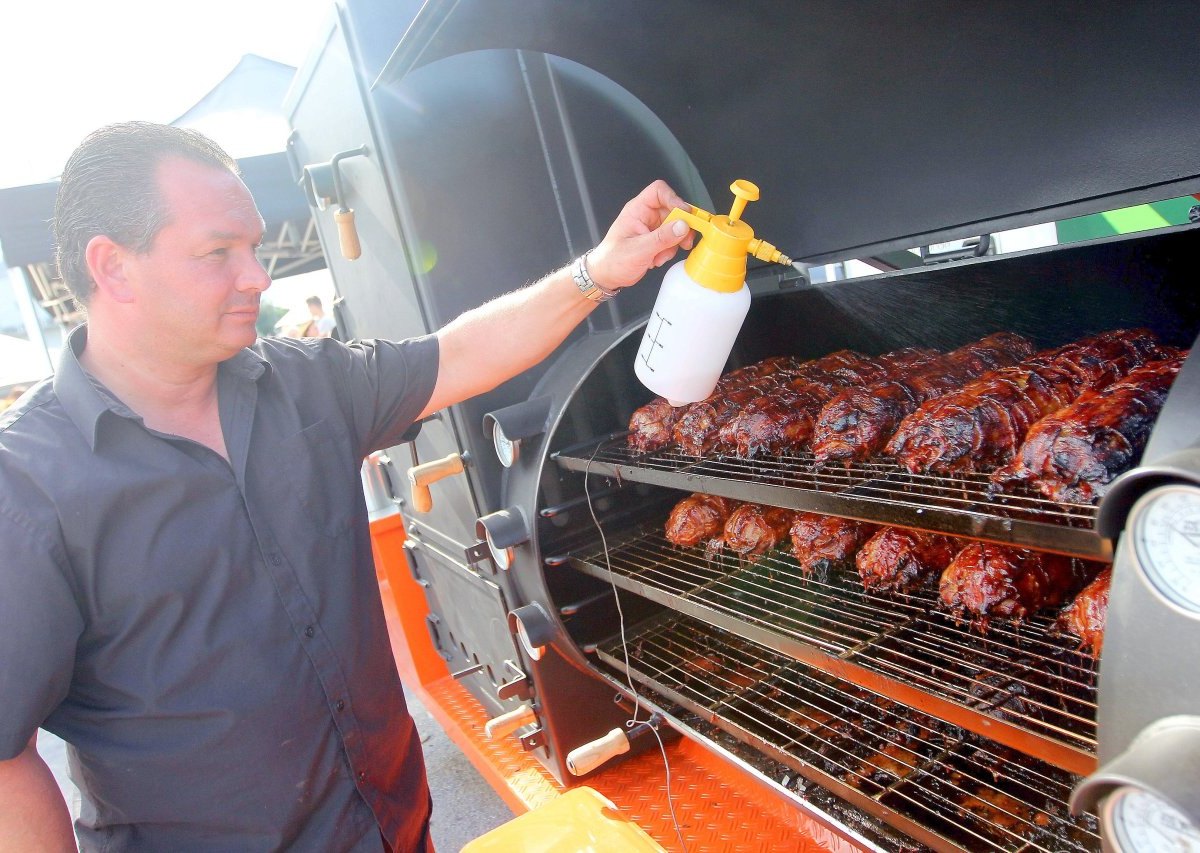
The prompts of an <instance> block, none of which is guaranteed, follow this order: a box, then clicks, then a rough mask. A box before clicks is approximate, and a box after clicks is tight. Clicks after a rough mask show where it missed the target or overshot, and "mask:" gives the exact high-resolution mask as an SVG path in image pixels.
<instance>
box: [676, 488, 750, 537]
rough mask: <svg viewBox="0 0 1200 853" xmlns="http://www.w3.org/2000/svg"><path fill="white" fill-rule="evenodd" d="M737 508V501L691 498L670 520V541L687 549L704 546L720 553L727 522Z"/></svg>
mask: <svg viewBox="0 0 1200 853" xmlns="http://www.w3.org/2000/svg"><path fill="white" fill-rule="evenodd" d="M737 505H738V502H737V501H732V500H730V499H729V498H722V497H718V496H717V495H703V494H698V493H697V494H694V495H689V496H688V497H686V498H684V499H683V500H681V501H680V502H679V503H677V504H675V508H674V509H672V510H671V514H670V515H669V516H667V524H666V536H667V541H668V542H670V543H671V544H672V545H681V546H683V547H685V548H690V547H692V546H693V545H700V544H701V543H703V544H704V545H705V547H707V548H708V549H709V550H717V549H718V548H719V547H720V545H721V536H722V534H723V533H724V531H725V522H726V521H727V520H728V519H729V514H730V513H731V512H733V510H734V508H735V507H737Z"/></svg>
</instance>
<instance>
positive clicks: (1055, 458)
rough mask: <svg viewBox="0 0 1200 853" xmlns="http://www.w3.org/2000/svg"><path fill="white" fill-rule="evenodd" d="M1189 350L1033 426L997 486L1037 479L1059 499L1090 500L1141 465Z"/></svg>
mask: <svg viewBox="0 0 1200 853" xmlns="http://www.w3.org/2000/svg"><path fill="white" fill-rule="evenodd" d="M1185 357H1186V353H1183V354H1180V355H1176V356H1174V357H1171V358H1167V359H1164V360H1161V361H1152V362H1149V363H1147V364H1144V365H1142V366H1141V367H1139V368H1138V369H1137V370H1134V371H1133V372H1132V373H1130V374H1129V375H1128V376H1126V377H1125V378H1124V379H1122V380H1121V381H1119V382H1116V383H1114V384H1112V385H1110V386H1108V387H1107V388H1105V389H1103V390H1091V391H1085V392H1084V393H1083V394H1081V395H1080V396H1079V399H1078V400H1076V401H1075V402H1074V403H1072V404H1071V405H1069V406H1067V407H1066V408H1064V409H1061V410H1059V411H1057V412H1055V413H1054V414H1051V415H1048V416H1047V417H1044V418H1042V419H1041V420H1040V421H1038V422H1037V423H1035V424H1034V425H1033V426H1032V427H1030V429H1029V435H1028V437H1026V439H1025V443H1024V444H1022V445H1021V449H1020V451H1019V452H1018V453H1017V458H1016V459H1015V460H1014V461H1013V462H1012V463H1011V464H1010V465H1007V466H1005V467H1004V468H1001V469H999V470H998V471H996V472H995V473H993V474H992V482H993V483H994V484H996V485H997V486H998V487H1005V486H1008V485H1010V484H1012V483H1022V482H1027V483H1032V484H1033V486H1034V487H1035V488H1037V490H1038V491H1040V492H1041V493H1042V494H1043V495H1045V496H1046V497H1048V498H1050V499H1051V500H1054V501H1068V502H1075V503H1088V502H1091V501H1094V500H1096V499H1098V498H1100V497H1101V496H1102V495H1103V494H1104V492H1105V491H1106V490H1107V488H1108V484H1109V483H1111V482H1112V481H1113V480H1114V479H1116V477H1117V475H1118V474H1121V473H1123V472H1125V471H1127V470H1129V469H1130V468H1132V467H1133V466H1134V465H1136V464H1137V461H1138V459H1140V458H1141V455H1142V451H1143V450H1144V449H1145V447H1146V442H1147V441H1148V440H1149V438H1150V430H1151V429H1152V428H1153V426H1154V421H1155V419H1156V418H1157V417H1158V413H1159V412H1160V411H1162V407H1163V403H1165V402H1166V399H1167V392H1168V391H1169V390H1170V389H1171V383H1173V382H1174V381H1175V375H1176V374H1177V373H1179V368H1180V367H1181V366H1182V365H1183V360H1184V358H1185Z"/></svg>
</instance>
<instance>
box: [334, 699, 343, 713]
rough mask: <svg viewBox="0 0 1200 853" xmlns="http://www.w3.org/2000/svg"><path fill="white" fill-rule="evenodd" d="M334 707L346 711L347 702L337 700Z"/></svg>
mask: <svg viewBox="0 0 1200 853" xmlns="http://www.w3.org/2000/svg"><path fill="white" fill-rule="evenodd" d="M333 707H335V708H337V709H338V710H339V711H344V710H346V701H345V700H344V699H339V700H337V704H335V705H334V706H333Z"/></svg>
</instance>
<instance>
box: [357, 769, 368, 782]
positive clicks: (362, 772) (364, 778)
mask: <svg viewBox="0 0 1200 853" xmlns="http://www.w3.org/2000/svg"><path fill="white" fill-rule="evenodd" d="M358 781H360V782H365V781H367V771H365V770H359V771H358Z"/></svg>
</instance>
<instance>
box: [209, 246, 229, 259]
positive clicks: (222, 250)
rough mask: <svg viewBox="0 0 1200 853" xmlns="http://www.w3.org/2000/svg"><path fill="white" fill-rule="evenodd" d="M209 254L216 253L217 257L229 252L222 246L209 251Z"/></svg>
mask: <svg viewBox="0 0 1200 853" xmlns="http://www.w3.org/2000/svg"><path fill="white" fill-rule="evenodd" d="M209 254H210V255H216V256H218V257H224V256H225V255H227V254H229V250H228V249H224V248H222V249H213V250H212V251H211V252H209Z"/></svg>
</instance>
